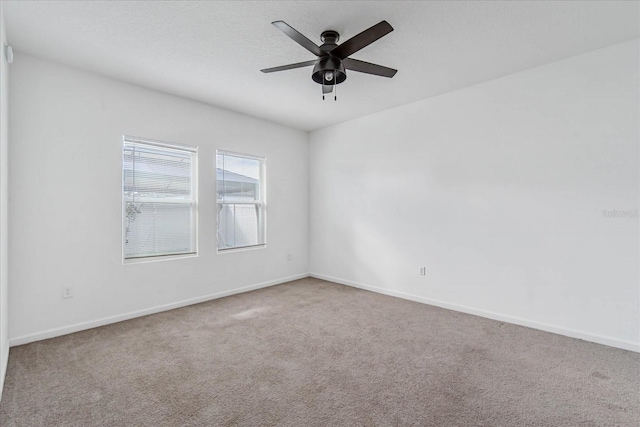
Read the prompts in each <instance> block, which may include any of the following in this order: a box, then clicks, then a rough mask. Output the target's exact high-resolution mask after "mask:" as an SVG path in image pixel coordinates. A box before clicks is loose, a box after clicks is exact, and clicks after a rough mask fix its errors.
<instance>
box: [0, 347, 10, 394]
mask: <svg viewBox="0 0 640 427" xmlns="http://www.w3.org/2000/svg"><path fill="white" fill-rule="evenodd" d="M2 356H3V357H2V360H0V400H1V399H2V390H3V389H4V379H5V377H6V375H7V366H8V365H9V352H8V351H7V356H6V357H4V355H2Z"/></svg>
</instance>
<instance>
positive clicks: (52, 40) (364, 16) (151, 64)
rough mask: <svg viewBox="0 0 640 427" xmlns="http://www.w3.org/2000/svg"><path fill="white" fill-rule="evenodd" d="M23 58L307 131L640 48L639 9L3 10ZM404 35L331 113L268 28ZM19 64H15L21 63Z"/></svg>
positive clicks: (173, 6) (136, 4) (363, 55)
mask: <svg viewBox="0 0 640 427" xmlns="http://www.w3.org/2000/svg"><path fill="white" fill-rule="evenodd" d="M3 9H4V12H5V15H6V17H5V20H6V25H7V33H8V39H9V43H10V44H11V45H12V46H13V47H14V49H15V51H16V52H17V53H20V52H26V53H29V54H33V55H36V56H40V57H44V58H48V59H52V60H55V61H58V62H62V63H66V64H70V65H73V66H76V67H80V68H83V69H86V70H90V71H94V72H97V73H100V74H103V75H106V76H111V77H114V78H117V79H120V80H124V81H127V82H131V83H135V84H139V85H142V86H147V87H150V88H154V89H157V90H161V91H164V92H168V93H172V94H176V95H180V96H184V97H187V98H191V99H195V100H199V101H202V102H206V103H209V104H213V105H217V106H221V107H224V108H228V109H231V110H235V111H239V112H242V113H245V114H249V115H252V116H256V117H261V118H263V119H266V120H270V121H274V122H278V123H282V124H285V125H288V126H291V127H294V128H298V129H303V130H313V129H318V128H321V127H324V126H327V125H331V124H335V123H339V122H343V121H346V120H349V119H353V118H356V117H360V116H364V115H367V114H371V113H374V112H377V111H381V110H385V109H388V108H392V107H395V106H398V105H401V104H406V103H409V102H413V101H417V100H420V99H424V98H427V97H431V96H435V95H438V94H441V93H445V92H449V91H453V90H456V89H460V88H463V87H466V86H469V85H472V84H476V83H479V82H483V81H487V80H491V79H494V78H497V77H501V76H504V75H507V74H511V73H514V72H517V71H521V70H524V69H527V68H531V67H535V66H538V65H541V64H545V63H549V62H552V61H555V60H559V59H562V58H566V57H569V56H572V55H576V54H579V53H582V52H586V51H589V50H593V49H596V48H599V47H603V46H607V45H610V44H613V43H617V42H621V41H624V40H629V39H632V38H636V37H638V36H639V22H638V14H639V3H638V2H635V1H630V2H613V1H608V2H598V1H585V2H581V1H546V2H480V1H471V2H463V1H459V2H439V1H434V2H400V1H393V2H383V1H370V2H309V1H305V2H303V1H285V2H275V1H262V2H248V1H238V2H222V1H218V2H203V1H200V2H190V1H173V2H152V1H118V2H116V1H105V2H102V1H84V2H79V1H71V2H57V1H47V2H27V1H3ZM383 19H384V20H387V21H388V22H389V23H390V24H391V25H392V26H393V27H394V28H395V31H393V32H392V33H390V34H389V35H387V36H385V37H383V38H382V39H380V40H378V41H377V42H375V43H374V44H372V45H370V46H368V47H366V48H365V49H363V50H361V51H359V52H357V53H356V54H354V55H353V57H354V58H356V59H360V60H364V61H368V62H374V63H379V64H381V65H385V66H389V67H392V68H397V69H398V70H399V71H398V74H396V76H395V77H394V78H393V79H388V78H383V77H374V76H369V75H366V74H361V73H356V72H348V78H347V80H346V82H345V83H343V84H341V85H339V86H338V101H337V102H334V101H333V99H331V100H327V101H322V96H321V89H320V86H319V85H317V84H316V83H313V81H312V80H311V68H301V69H296V70H290V71H284V72H280V73H274V74H263V73H261V72H260V71H259V70H260V69H262V68H267V67H273V66H278V65H283V64H288V63H293V62H301V61H306V60H309V59H313V56H312V55H311V54H310V53H308V52H307V51H306V50H304V49H303V48H302V47H300V46H299V45H297V44H296V43H294V42H293V41H292V40H290V39H288V38H287V37H286V36H285V35H284V34H283V33H282V32H280V31H279V30H278V29H276V28H275V27H273V26H272V25H271V24H270V23H271V22H272V21H274V20H284V21H286V22H287V23H288V24H290V25H291V26H293V27H294V28H296V29H297V30H298V31H300V32H301V33H303V34H304V35H306V36H307V37H308V38H310V39H311V40H313V41H315V42H317V43H318V44H320V40H319V36H320V33H321V32H322V31H324V30H327V29H333V30H337V31H338V32H339V33H340V35H341V41H345V40H347V39H348V38H349V37H351V36H353V35H355V34H357V33H359V32H360V31H362V30H364V29H366V28H368V27H370V26H371V25H374V24H376V23H378V22H380V21H381V20H383ZM16 60H19V56H16Z"/></svg>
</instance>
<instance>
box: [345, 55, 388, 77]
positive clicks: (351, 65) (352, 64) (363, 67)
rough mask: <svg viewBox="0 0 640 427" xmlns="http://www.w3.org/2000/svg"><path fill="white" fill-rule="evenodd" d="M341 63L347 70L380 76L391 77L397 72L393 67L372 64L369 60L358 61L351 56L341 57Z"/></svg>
mask: <svg viewBox="0 0 640 427" xmlns="http://www.w3.org/2000/svg"><path fill="white" fill-rule="evenodd" d="M342 65H344V67H345V68H346V69H347V70H352V71H358V72H361V73H367V74H374V75H376V76H382V77H393V76H395V75H396V73H397V72H398V70H394V69H393V68H389V67H383V66H382V65H377V64H372V63H370V62H364V61H359V60H357V59H353V58H346V59H343V60H342Z"/></svg>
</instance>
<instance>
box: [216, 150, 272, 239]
mask: <svg viewBox="0 0 640 427" xmlns="http://www.w3.org/2000/svg"><path fill="white" fill-rule="evenodd" d="M263 169H264V159H260V158H256V157H252V156H246V157H245V156H242V155H240V154H229V153H225V152H221V151H219V152H218V153H217V155H216V193H217V199H218V249H219V250H220V249H230V248H239V247H246V246H257V245H263V244H264V243H265V239H264V226H263V224H264V217H265V214H264V209H265V208H264V202H265V201H264V182H262V174H263V173H264V172H263Z"/></svg>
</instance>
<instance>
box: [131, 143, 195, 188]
mask: <svg viewBox="0 0 640 427" xmlns="http://www.w3.org/2000/svg"><path fill="white" fill-rule="evenodd" d="M191 156H192V154H191V153H187V152H180V151H175V150H162V149H156V148H148V147H144V146H142V145H141V144H130V145H125V148H124V192H125V195H126V196H127V197H128V198H133V197H154V198H172V199H183V200H191V198H192V194H191V188H192V186H191Z"/></svg>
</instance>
